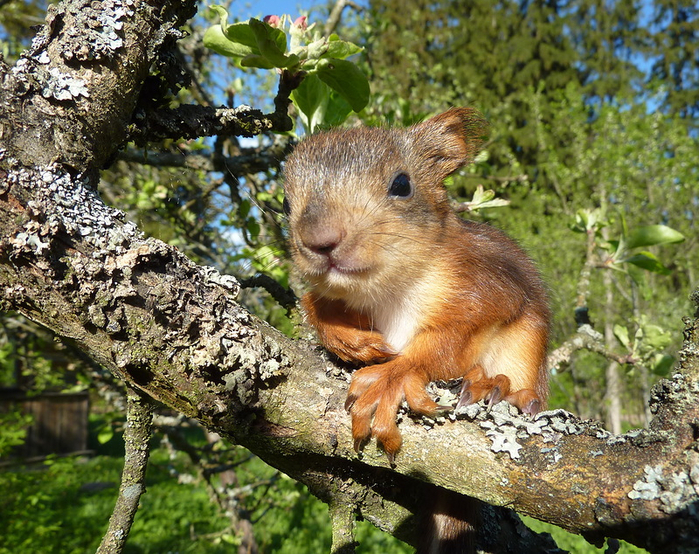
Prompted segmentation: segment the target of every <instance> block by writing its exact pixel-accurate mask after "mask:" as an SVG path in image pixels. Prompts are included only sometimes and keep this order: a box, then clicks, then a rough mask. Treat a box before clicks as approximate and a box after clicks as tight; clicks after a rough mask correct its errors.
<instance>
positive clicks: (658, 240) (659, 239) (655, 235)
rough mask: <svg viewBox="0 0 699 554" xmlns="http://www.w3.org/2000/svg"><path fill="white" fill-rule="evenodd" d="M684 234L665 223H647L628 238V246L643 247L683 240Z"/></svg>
mask: <svg viewBox="0 0 699 554" xmlns="http://www.w3.org/2000/svg"><path fill="white" fill-rule="evenodd" d="M683 240H684V235H683V234H682V233H680V232H678V231H675V230H674V229H672V228H671V227H667V226H665V225H647V226H644V227H637V228H636V229H634V230H633V231H631V233H629V236H628V237H627V238H626V248H627V249H629V250H631V249H633V248H641V247H644V246H655V245H658V244H669V243H674V242H682V241H683Z"/></svg>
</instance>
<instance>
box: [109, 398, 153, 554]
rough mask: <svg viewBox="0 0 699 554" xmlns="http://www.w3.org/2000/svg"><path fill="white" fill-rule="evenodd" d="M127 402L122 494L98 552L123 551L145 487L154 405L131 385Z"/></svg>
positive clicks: (116, 553) (115, 553)
mask: <svg viewBox="0 0 699 554" xmlns="http://www.w3.org/2000/svg"><path fill="white" fill-rule="evenodd" d="M126 406H127V409H126V429H125V431H124V446H125V454H124V471H123V473H122V474H121V485H120V487H119V497H118V498H117V501H116V504H115V506H114V511H113V512H112V516H111V517H110V518H109V527H108V528H107V532H106V533H105V534H104V537H103V538H102V543H101V544H100V545H99V548H98V549H97V554H119V553H120V552H122V551H123V549H124V545H125V544H126V539H127V538H128V536H129V531H131V525H132V523H133V519H134V516H135V515H136V510H137V509H138V502H139V500H140V498H141V494H143V492H144V491H145V477H146V466H147V465H148V454H149V453H150V446H149V441H150V436H151V426H152V423H153V409H152V405H151V403H150V402H149V401H148V399H147V398H146V397H144V396H142V395H141V394H140V393H139V392H137V391H136V390H134V389H132V388H129V389H128V392H127V396H126Z"/></svg>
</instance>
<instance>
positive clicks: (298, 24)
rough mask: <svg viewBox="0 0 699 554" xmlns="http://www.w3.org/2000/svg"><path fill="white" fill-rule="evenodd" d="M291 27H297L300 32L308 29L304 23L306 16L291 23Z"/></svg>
mask: <svg viewBox="0 0 699 554" xmlns="http://www.w3.org/2000/svg"><path fill="white" fill-rule="evenodd" d="M293 26H294V27H298V28H299V29H301V30H302V31H305V30H306V29H307V28H308V23H307V22H306V16H305V15H302V16H301V17H297V18H296V20H295V21H294V23H293Z"/></svg>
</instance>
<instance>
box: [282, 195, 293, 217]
mask: <svg viewBox="0 0 699 554" xmlns="http://www.w3.org/2000/svg"><path fill="white" fill-rule="evenodd" d="M282 210H284V213H285V214H286V215H290V214H291V205H290V204H289V200H288V199H287V198H286V196H285V197H284V201H283V202H282Z"/></svg>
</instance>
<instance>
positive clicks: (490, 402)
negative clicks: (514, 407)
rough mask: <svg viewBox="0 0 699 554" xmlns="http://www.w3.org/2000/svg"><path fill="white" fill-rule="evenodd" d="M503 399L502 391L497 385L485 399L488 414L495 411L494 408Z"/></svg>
mask: <svg viewBox="0 0 699 554" xmlns="http://www.w3.org/2000/svg"><path fill="white" fill-rule="evenodd" d="M502 399H503V394H502V390H501V389H500V387H499V386H497V385H495V386H494V387H493V388H492V389H491V391H490V392H489V393H488V395H487V396H486V397H485V401H486V404H487V406H488V413H490V410H492V409H493V406H495V404H497V403H498V402H500V401H501V400H502Z"/></svg>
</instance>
